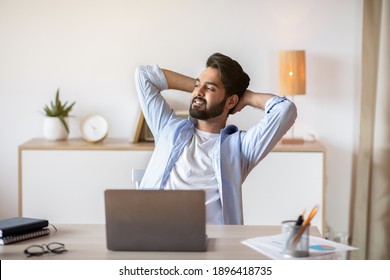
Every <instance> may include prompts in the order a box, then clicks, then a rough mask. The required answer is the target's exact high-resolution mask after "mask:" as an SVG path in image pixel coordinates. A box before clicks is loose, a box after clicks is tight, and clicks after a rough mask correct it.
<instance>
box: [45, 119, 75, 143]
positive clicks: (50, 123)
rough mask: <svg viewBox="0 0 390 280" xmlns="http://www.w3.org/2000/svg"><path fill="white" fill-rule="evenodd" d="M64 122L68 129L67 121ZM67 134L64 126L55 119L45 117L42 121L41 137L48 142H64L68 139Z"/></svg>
mask: <svg viewBox="0 0 390 280" xmlns="http://www.w3.org/2000/svg"><path fill="white" fill-rule="evenodd" d="M65 122H66V124H67V125H68V127H69V122H68V119H67V118H65ZM68 134H69V133H68V132H67V131H66V129H65V126H64V124H63V123H62V122H61V120H60V119H59V118H57V117H45V119H44V120H43V137H45V138H46V139H47V140H50V141H59V140H65V139H66V138H68Z"/></svg>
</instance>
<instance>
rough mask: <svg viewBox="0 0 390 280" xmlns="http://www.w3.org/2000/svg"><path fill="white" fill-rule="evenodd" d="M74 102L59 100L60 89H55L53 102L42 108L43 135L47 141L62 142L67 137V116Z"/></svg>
mask: <svg viewBox="0 0 390 280" xmlns="http://www.w3.org/2000/svg"><path fill="white" fill-rule="evenodd" d="M75 104H76V102H73V103H72V104H69V105H68V101H66V102H65V103H62V102H61V100H60V89H57V93H56V98H55V101H54V102H53V101H51V102H50V105H45V107H44V108H43V110H44V113H45V116H46V117H45V120H44V128H43V135H44V137H45V138H46V139H48V140H64V139H66V138H67V137H68V135H69V125H68V116H69V112H70V111H71V110H72V108H73V106H74V105H75Z"/></svg>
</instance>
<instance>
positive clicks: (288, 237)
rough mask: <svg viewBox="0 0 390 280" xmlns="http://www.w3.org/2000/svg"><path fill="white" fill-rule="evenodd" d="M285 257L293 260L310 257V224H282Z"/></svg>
mask: <svg viewBox="0 0 390 280" xmlns="http://www.w3.org/2000/svg"><path fill="white" fill-rule="evenodd" d="M282 235H283V242H284V243H283V255H284V256H286V257H293V258H304V257H308V256H309V235H310V224H307V225H297V224H296V221H284V222H282Z"/></svg>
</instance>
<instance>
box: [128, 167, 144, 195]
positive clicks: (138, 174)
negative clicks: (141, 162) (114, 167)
mask: <svg viewBox="0 0 390 280" xmlns="http://www.w3.org/2000/svg"><path fill="white" fill-rule="evenodd" d="M144 174H145V170H144V169H132V170H131V180H132V181H133V182H135V188H136V189H137V190H138V189H139V185H140V183H141V180H142V177H144Z"/></svg>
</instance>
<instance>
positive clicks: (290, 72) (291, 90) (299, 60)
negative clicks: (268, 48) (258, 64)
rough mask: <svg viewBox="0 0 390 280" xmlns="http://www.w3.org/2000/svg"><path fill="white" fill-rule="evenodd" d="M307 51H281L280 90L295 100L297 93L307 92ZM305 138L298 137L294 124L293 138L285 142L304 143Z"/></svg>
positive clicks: (283, 140)
mask: <svg viewBox="0 0 390 280" xmlns="http://www.w3.org/2000/svg"><path fill="white" fill-rule="evenodd" d="M305 68H306V66H305V51H303V50H296V51H295V50H294V51H280V52H279V92H280V94H282V95H291V99H292V101H293V102H294V96H295V95H305V94H306V70H305ZM303 142H304V141H303V138H296V137H295V135H294V126H292V127H291V138H285V137H284V138H283V139H282V143H284V144H303Z"/></svg>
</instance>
